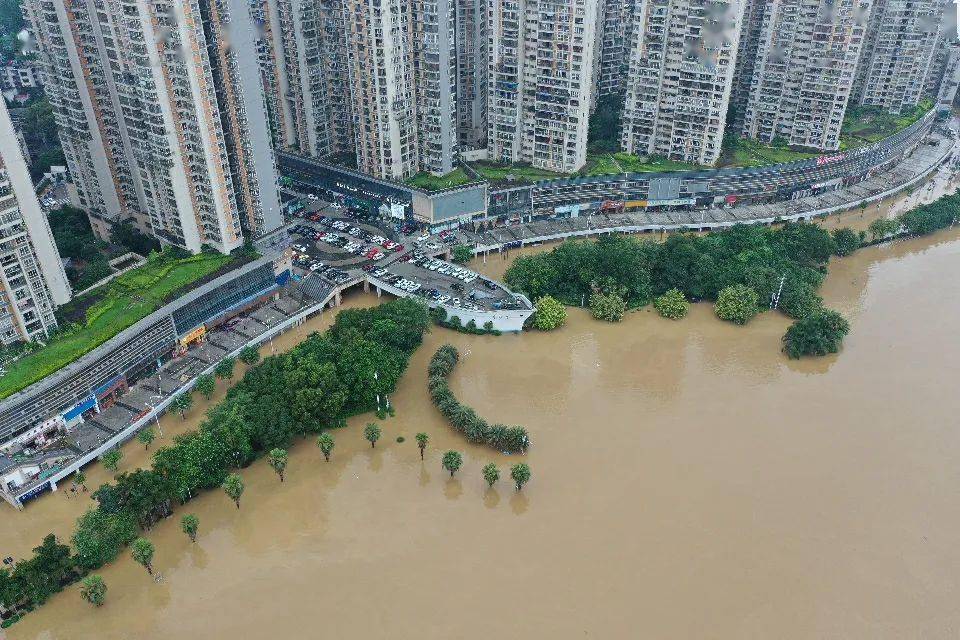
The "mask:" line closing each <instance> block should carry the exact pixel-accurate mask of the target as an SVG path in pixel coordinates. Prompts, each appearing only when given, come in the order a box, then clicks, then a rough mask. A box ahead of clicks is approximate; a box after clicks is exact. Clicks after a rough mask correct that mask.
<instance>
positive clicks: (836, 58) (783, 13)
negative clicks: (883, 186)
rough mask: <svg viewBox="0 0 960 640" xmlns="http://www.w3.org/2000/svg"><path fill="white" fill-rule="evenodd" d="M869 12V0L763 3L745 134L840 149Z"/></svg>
mask: <svg viewBox="0 0 960 640" xmlns="http://www.w3.org/2000/svg"><path fill="white" fill-rule="evenodd" d="M869 14H870V0H769V1H768V2H765V3H764V8H763V18H762V27H761V35H760V38H759V41H758V43H757V52H756V54H755V55H756V62H755V64H754V66H753V76H752V78H751V80H750V84H749V95H748V97H747V102H746V106H745V107H744V110H743V117H742V120H743V124H742V130H741V132H742V134H743V136H744V137H746V138H753V139H756V140H760V141H761V142H765V143H771V142H773V141H774V140H776V139H779V140H782V141H784V142H785V143H787V144H791V145H798V146H803V147H812V148H815V149H823V150H834V149H838V148H839V146H840V129H841V127H842V126H843V116H844V113H845V112H846V108H847V102H848V100H849V98H850V91H851V89H852V88H853V81H854V78H855V76H856V69H857V61H858V60H859V59H860V47H861V46H862V44H863V38H864V32H865V30H866V25H867V18H868V16H869ZM744 55H750V54H748V53H747V52H744Z"/></svg>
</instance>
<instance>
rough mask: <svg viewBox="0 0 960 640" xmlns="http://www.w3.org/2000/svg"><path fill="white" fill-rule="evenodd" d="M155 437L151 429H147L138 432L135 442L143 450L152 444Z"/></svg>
mask: <svg viewBox="0 0 960 640" xmlns="http://www.w3.org/2000/svg"><path fill="white" fill-rule="evenodd" d="M156 437H157V434H155V433H154V432H153V429H151V428H150V427H147V428H145V429H143V430H141V431H140V433H138V434H137V442H139V443H140V444H142V445H143V448H144V450H146V449H149V448H150V443H151V442H153V441H154V440H155V439H156Z"/></svg>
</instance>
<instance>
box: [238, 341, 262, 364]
mask: <svg viewBox="0 0 960 640" xmlns="http://www.w3.org/2000/svg"><path fill="white" fill-rule="evenodd" d="M239 357H240V362H242V363H244V364H248V365H254V364H257V363H258V362H260V351H259V350H258V349H257V348H256V347H255V346H253V345H247V346H246V347H244V348H243V349H241V350H240V354H239Z"/></svg>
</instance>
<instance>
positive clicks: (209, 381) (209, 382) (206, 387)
mask: <svg viewBox="0 0 960 640" xmlns="http://www.w3.org/2000/svg"><path fill="white" fill-rule="evenodd" d="M193 388H194V389H196V390H197V391H199V392H200V395H202V396H203V397H204V398H206V399H207V400H209V399H210V398H212V397H213V394H214V392H215V391H216V390H217V381H216V380H214V379H213V376H211V375H210V374H204V375H202V376H199V377H198V378H197V382H196V384H194V385H193Z"/></svg>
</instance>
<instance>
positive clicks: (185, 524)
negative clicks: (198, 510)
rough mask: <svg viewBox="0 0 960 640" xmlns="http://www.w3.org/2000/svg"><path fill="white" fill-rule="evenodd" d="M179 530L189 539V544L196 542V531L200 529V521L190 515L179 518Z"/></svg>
mask: <svg viewBox="0 0 960 640" xmlns="http://www.w3.org/2000/svg"><path fill="white" fill-rule="evenodd" d="M180 528H181V529H183V532H184V533H185V534H187V536H189V538H190V542H196V541H197V531H198V530H199V529H200V520H199V518H197V516H195V515H193V514H192V513H188V514H187V515H185V516H183V517H182V518H180Z"/></svg>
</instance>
